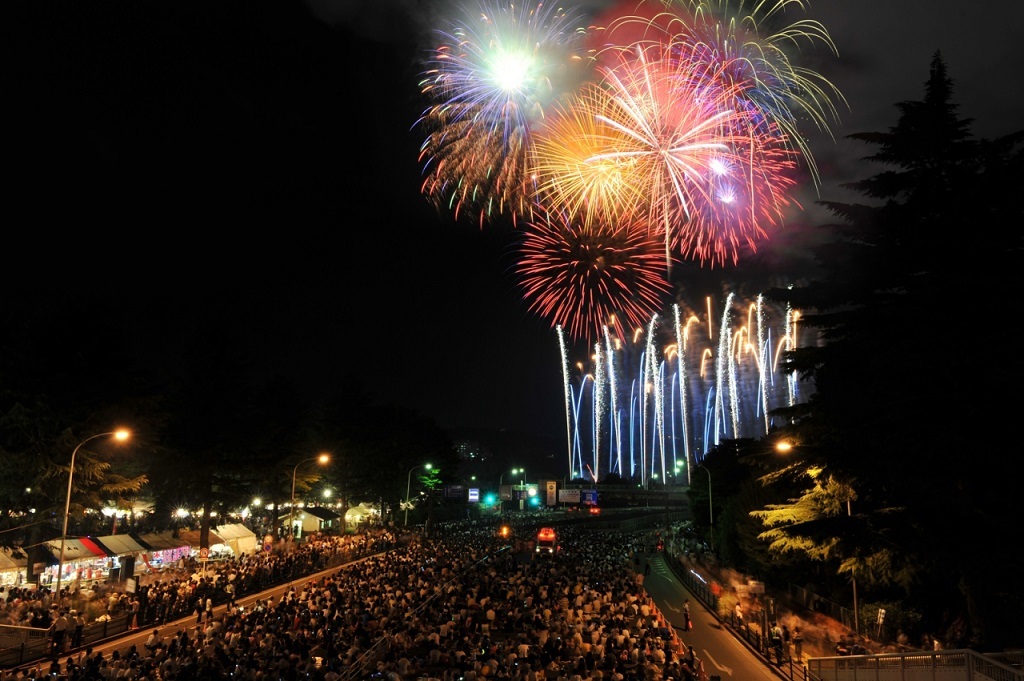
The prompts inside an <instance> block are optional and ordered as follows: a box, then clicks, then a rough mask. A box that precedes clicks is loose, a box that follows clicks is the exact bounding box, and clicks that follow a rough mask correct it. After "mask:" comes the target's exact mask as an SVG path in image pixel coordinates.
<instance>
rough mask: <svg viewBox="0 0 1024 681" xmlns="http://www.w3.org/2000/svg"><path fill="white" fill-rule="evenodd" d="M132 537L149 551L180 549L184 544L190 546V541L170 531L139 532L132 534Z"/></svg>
mask: <svg viewBox="0 0 1024 681" xmlns="http://www.w3.org/2000/svg"><path fill="white" fill-rule="evenodd" d="M132 538H133V539H135V541H137V542H138V543H139V544H141V545H142V547H143V548H145V549H146V550H147V551H166V550H168V549H180V548H181V547H183V546H188V542H186V541H183V540H182V539H180V538H178V537H175V536H174V535H173V534H171V533H170V532H151V533H148V534H137V535H132Z"/></svg>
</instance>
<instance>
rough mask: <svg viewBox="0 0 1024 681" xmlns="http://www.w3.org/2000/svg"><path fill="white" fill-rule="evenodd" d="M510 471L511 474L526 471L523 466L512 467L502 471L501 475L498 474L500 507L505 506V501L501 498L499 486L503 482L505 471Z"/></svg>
mask: <svg viewBox="0 0 1024 681" xmlns="http://www.w3.org/2000/svg"><path fill="white" fill-rule="evenodd" d="M506 472H508V473H511V474H512V475H521V474H523V473H525V472H526V469H525V468H513V469H512V470H510V471H502V472H501V475H499V476H498V504H499V506H500V507H501V508H505V502H504V501H503V500H502V498H501V486H502V484H504V482H505V473H506Z"/></svg>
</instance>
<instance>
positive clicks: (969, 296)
mask: <svg viewBox="0 0 1024 681" xmlns="http://www.w3.org/2000/svg"><path fill="white" fill-rule="evenodd" d="M952 93H953V82H952V80H951V79H950V77H949V76H948V74H947V71H946V65H945V62H944V61H943V59H942V57H941V55H940V54H939V53H936V54H935V55H934V57H933V59H932V62H931V69H930V74H929V78H928V80H927V81H926V83H925V96H924V99H922V100H921V101H905V102H900V103H899V104H897V108H898V110H899V118H898V121H897V123H896V125H895V126H893V127H892V128H890V129H889V130H888V131H886V132H873V133H858V134H855V135H852V138H854V139H857V140H860V141H863V142H865V143H867V144H870V145H873V146H874V147H875V148H876V151H875V153H874V154H872V155H870V156H868V157H867V158H868V160H871V161H873V162H876V163H880V164H883V165H884V166H886V169H885V170H883V171H882V172H880V173H878V174H876V175H874V176H872V177H870V178H867V179H865V180H862V181H860V182H857V183H854V184H853V185H851V188H853V189H856V190H858V191H859V192H860V193H862V194H863V195H864V196H865V197H866V198H867V199H868V200H869V201H868V202H865V203H858V204H844V203H835V202H825V204H824V205H826V206H827V207H828V208H829V209H830V210H831V211H832V212H833V214H834V215H836V216H837V217H838V218H840V220H841V222H840V223H839V224H835V225H829V226H827V227H828V228H830V229H831V230H833V233H834V236H835V238H834V239H833V240H831V241H829V242H828V243H827V244H826V245H824V246H822V247H821V248H820V250H819V251H818V252H817V253H816V256H817V258H818V261H819V263H820V265H821V272H823V274H822V275H821V276H820V278H819V279H817V280H815V281H812V282H810V283H809V284H808V285H806V286H803V287H799V288H795V289H792V290H783V289H775V290H772V291H770V292H769V294H768V296H769V297H770V298H774V299H776V300H779V301H783V302H787V303H789V304H791V305H793V306H794V307H796V308H799V309H801V310H803V311H804V313H805V316H804V324H805V325H806V326H809V327H813V328H816V329H817V330H818V331H819V333H820V337H821V343H819V344H818V345H817V346H816V347H808V348H801V349H797V350H795V351H793V352H791V353H789V354H788V355H787V357H786V358H785V361H786V368H787V370H788V371H791V372H796V373H798V374H799V375H801V377H804V378H811V379H813V380H814V383H815V394H814V396H813V397H812V398H811V399H810V400H809V401H808V402H807V403H806V404H804V405H800V406H798V407H795V408H792V409H787V410H783V413H784V414H786V415H788V416H789V417H790V423H791V424H792V425H791V427H790V429H789V430H790V431H791V432H789V433H788V434H791V435H793V436H795V437H796V438H798V440H799V441H801V442H803V443H804V444H805V445H809V446H805V447H802V448H798V450H797V451H798V453H799V456H801V457H802V462H803V468H800V467H797V468H795V469H794V470H810V471H813V472H814V474H815V481H816V482H815V484H813V485H812V486H811V487H810V489H808V490H807V492H806V495H807V498H804V499H800V500H796V501H795V502H794V504H793V505H792V506H793V507H794V508H796V509H798V510H799V511H800V513H799V514H797V513H791V512H790V511H792V510H793V509H792V508H790V509H787V508H785V507H774V508H772V509H768V511H769V512H767V513H762V514H761V517H762V518H763V519H764V520H765V521H766V522H767V523H768V524H769V525H771V531H770V532H769V534H768V535H767V536H770V537H771V538H772V539H773V540H775V541H777V542H778V541H780V540H782V541H781V543H780V544H779V546H780V547H783V546H788V547H789V548H791V549H792V548H794V547H799V545H800V543H799V541H797V538H800V540H801V541H802V540H805V539H808V538H810V539H812V540H813V541H812V546H813V547H814V550H820V549H821V548H822V547H825V546H827V547H828V548H829V552H830V553H836V552H838V553H839V554H840V555H841V557H842V559H843V560H842V564H843V566H844V568H843V569H845V570H848V571H851V572H853V573H854V574H855V575H856V578H857V579H858V581H859V582H860V583H861V584H863V585H866V586H867V587H868V589H869V592H868V593H871V592H870V590H871V589H873V590H874V594H875V595H878V596H882V595H885V596H888V597H891V596H893V595H894V594H895V595H896V596H898V597H901V598H905V599H908V600H910V601H913V602H916V603H917V604H919V605H920V607H921V608H922V610H923V612H924V614H925V617H926V619H925V622H926V623H927V624H925V625H924V626H930V627H931V628H932V631H934V632H940V633H942V632H944V627H946V626H948V625H950V624H951V623H952V622H953V621H954V620H955V619H956V618H957V617H962V618H963V619H964V620H966V621H967V622H969V625H968V626H967V627H966V629H967V631H965V632H964V633H965V638H964V639H963V640H962V641H961V642H963V643H966V642H967V641H968V640H969V641H970V642H971V643H973V644H975V645H979V646H983V645H984V646H995V645H1000V644H1002V643H1003V642H1004V640H1003V637H1004V636H1006V637H1012V636H1014V635H1015V636H1017V637H1018V638H1017V640H1019V636H1020V633H1021V626H1020V624H1019V621H1020V618H1019V612H1020V611H1021V609H1022V607H1024V592H1022V590H1021V588H1020V587H1019V586H1018V585H1017V582H1019V580H1016V579H1014V578H1012V577H1010V575H1015V574H1024V552H1022V549H1021V543H1020V541H1019V538H1018V535H1019V534H1020V512H1019V505H1018V502H1017V501H1016V499H1015V494H1016V492H1015V488H1016V487H1017V485H1016V483H1015V482H1014V481H1013V476H1010V475H1007V467H1008V466H1012V462H1011V461H1010V460H1009V458H1008V456H1007V453H1006V450H1005V449H1004V448H1003V446H1002V445H1000V444H999V443H1000V442H1003V441H1005V439H1006V437H1007V436H1008V435H1009V434H1008V433H1005V432H1003V431H1004V429H1005V428H1007V426H1008V425H1010V424H1012V423H1013V417H1014V416H1016V415H1017V414H1016V412H1017V406H1016V405H1017V403H1018V401H1016V400H1012V399H1008V396H1010V395H1013V394H1015V391H1016V389H1017V387H1018V386H1019V385H1020V382H1021V379H1022V378H1024V376H1022V373H1024V371H1022V370H1024V363H1022V358H1021V355H1020V353H1018V352H1015V351H1014V350H1012V349H1008V351H1006V352H1000V351H999V348H1001V347H1002V346H1003V337H1004V334H1005V331H1004V330H1003V329H1004V326H1005V325H1004V324H1001V323H1000V321H999V320H1002V319H1005V318H1006V313H1005V310H1006V309H1007V307H1008V306H1007V303H1008V302H1011V300H1012V299H1011V300H1008V299H1007V296H1008V295H1012V292H1013V291H1014V290H1015V288H1016V286H1015V285H1014V284H1016V283H1018V282H1019V281H1020V272H1021V271H1022V270H1021V266H1022V265H1024V262H1022V254H1024V249H1022V245H1024V243H1022V239H1021V234H1022V232H1021V225H1022V224H1024V220H1022V215H1021V208H1020V202H1019V200H1018V199H1017V197H1016V195H1015V192H1014V188H1015V187H1019V186H1021V179H1022V173H1021V160H1022V148H1021V147H1022V144H1021V142H1022V139H1024V134H1022V133H1021V132H1014V133H1012V134H1010V135H1008V136H1005V137H1002V138H999V139H997V140H994V141H988V140H977V139H975V138H974V137H972V135H971V132H970V126H971V121H970V120H968V119H964V118H961V117H959V116H958V114H957V106H956V105H955V104H954V103H953V101H952ZM829 495H831V497H833V498H832V501H831V502H827V501H826V500H824V497H828V496H829ZM846 500H849V501H850V505H849V506H846V503H845V501H846ZM809 508H815V509H818V511H819V512H818V513H817V514H811V516H812V517H808V513H807V511H808V509H809ZM822 516H834V517H833V518H830V519H829V522H827V523H821V522H817V521H818V520H821V517H822ZM786 537H788V541H787V540H786V539H785V538H786ZM837 538H838V539H839V541H838V542H837V543H830V542H832V541H833V540H835V539H837ZM1014 632H1015V633H1014Z"/></svg>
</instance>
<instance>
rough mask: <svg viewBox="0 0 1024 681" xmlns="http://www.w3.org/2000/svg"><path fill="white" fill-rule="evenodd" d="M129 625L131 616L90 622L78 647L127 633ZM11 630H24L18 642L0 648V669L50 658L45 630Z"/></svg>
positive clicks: (47, 631) (47, 632) (48, 638)
mask: <svg viewBox="0 0 1024 681" xmlns="http://www.w3.org/2000/svg"><path fill="white" fill-rule="evenodd" d="M130 625H131V615H119V616H117V617H111V618H109V619H106V620H98V621H96V622H91V623H89V624H87V625H85V627H84V628H83V629H82V642H81V646H80V647H84V646H89V645H92V644H93V643H96V642H97V641H102V640H104V639H108V638H110V637H112V636H117V635H118V634H123V633H124V632H126V631H128V629H129V628H130ZM10 628H11V629H20V630H25V629H27V630H28V631H27V632H24V635H22V636H19V638H20V642H19V643H17V644H15V645H11V646H4V647H2V648H0V669H8V668H11V667H20V666H22V665H25V664H28V663H30V662H37V661H40V660H44V659H47V658H48V657H49V656H50V646H51V645H52V644H51V642H50V632H49V630H47V629H33V628H32V627H10Z"/></svg>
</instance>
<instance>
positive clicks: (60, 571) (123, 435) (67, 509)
mask: <svg viewBox="0 0 1024 681" xmlns="http://www.w3.org/2000/svg"><path fill="white" fill-rule="evenodd" d="M107 435H113V436H114V439H116V440H118V441H121V442H123V441H125V440H127V439H128V438H129V437H131V433H130V432H129V431H127V430H124V429H119V430H112V431H109V432H106V433H97V434H96V435H92V436H90V437H87V438H85V439H84V440H82V441H81V442H79V443H78V444H77V445H75V448H74V449H73V450H72V451H71V464H70V466H69V467H68V494H67V497H65V499H64V527H63V528H62V529H61V532H60V556H59V557H58V558H57V598H58V599H59V598H60V583H61V579H62V578H63V577H64V547H65V544H66V542H67V538H68V517H69V516H70V515H71V481H72V480H73V479H74V477H75V455H77V454H78V450H79V449H81V448H82V445H84V444H85V443H86V442H91V441H92V440H95V439H96V438H99V437H106V436H107Z"/></svg>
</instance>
